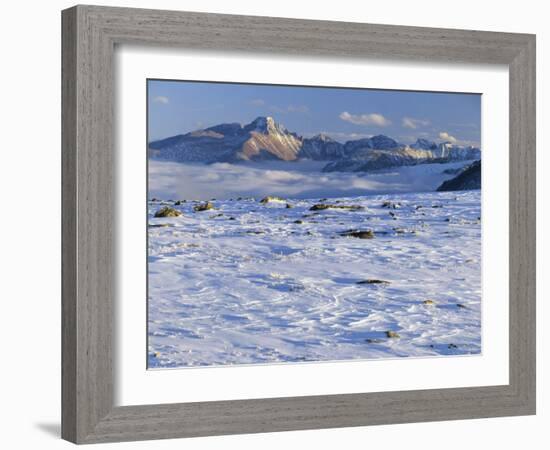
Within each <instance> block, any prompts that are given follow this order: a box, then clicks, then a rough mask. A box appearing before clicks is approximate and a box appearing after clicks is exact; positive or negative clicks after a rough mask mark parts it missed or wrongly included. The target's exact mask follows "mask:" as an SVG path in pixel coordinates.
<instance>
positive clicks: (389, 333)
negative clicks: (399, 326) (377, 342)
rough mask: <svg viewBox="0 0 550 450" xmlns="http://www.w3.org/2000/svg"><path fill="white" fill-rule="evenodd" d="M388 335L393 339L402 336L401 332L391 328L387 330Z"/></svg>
mask: <svg viewBox="0 0 550 450" xmlns="http://www.w3.org/2000/svg"><path fill="white" fill-rule="evenodd" d="M386 337H388V338H391V339H398V338H400V337H401V336H399V334H398V333H397V332H395V331H391V330H389V331H386Z"/></svg>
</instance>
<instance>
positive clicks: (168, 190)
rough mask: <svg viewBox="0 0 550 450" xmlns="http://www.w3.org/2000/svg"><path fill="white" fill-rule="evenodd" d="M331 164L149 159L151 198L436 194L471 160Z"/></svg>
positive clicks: (189, 198) (191, 198)
mask: <svg viewBox="0 0 550 450" xmlns="http://www.w3.org/2000/svg"><path fill="white" fill-rule="evenodd" d="M324 165H325V163H319V162H311V161H304V162H273V163H256V164H253V163H246V164H245V163H243V164H228V163H216V164H183V163H177V162H168V161H158V160H153V159H151V160H149V166H148V183H149V198H152V197H156V198H160V199H182V200H183V199H187V200H193V199H197V200H205V199H211V198H217V199H229V198H236V197H247V196H252V197H263V196H266V195H277V196H281V197H288V198H315V197H328V198H330V197H344V196H345V197H353V196H358V195H369V194H381V193H392V192H426V191H434V190H435V189H436V188H437V187H438V186H439V185H440V184H441V183H442V182H443V181H444V180H446V179H449V178H451V177H452V175H448V174H444V173H443V170H445V169H448V168H455V167H461V166H464V165H465V162H459V163H450V164H423V165H418V166H410V167H399V168H395V169H393V170H388V171H382V172H380V171H379V172H372V173H368V174H367V173H345V172H331V173H323V172H321V169H322V167H323V166H324Z"/></svg>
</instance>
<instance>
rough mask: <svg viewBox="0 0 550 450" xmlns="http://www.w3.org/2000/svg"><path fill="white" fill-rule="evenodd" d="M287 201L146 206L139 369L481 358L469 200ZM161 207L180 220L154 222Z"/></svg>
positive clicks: (401, 196) (439, 196) (476, 217)
mask: <svg viewBox="0 0 550 450" xmlns="http://www.w3.org/2000/svg"><path fill="white" fill-rule="evenodd" d="M158 164H167V163H158ZM432 166H434V165H432ZM449 167H453V166H449V165H447V166H440V167H439V168H438V169H437V173H438V174H439V173H440V172H441V171H442V170H443V169H445V168H449ZM163 168H165V166H162V165H161V166H158V165H157V166H154V167H153V169H154V171H155V170H156V172H155V173H157V175H158V173H159V172H162V169H163ZM403 169H405V168H403ZM407 169H408V168H407ZM182 170H183V169H182ZM411 170H412V168H411ZM222 171H223V170H222ZM209 173H210V172H209ZM203 176H204V174H203ZM304 176H306V179H305V180H304V179H302V180H301V183H306V181H307V176H308V175H307V174H306V175H304ZM310 176H312V177H313V176H316V177H318V178H319V177H321V176H324V174H323V175H321V174H319V173H316V174H311V175H310ZM339 176H340V177H341V176H342V174H339ZM449 177H450V176H449V175H445V176H443V178H442V179H437V180H436V179H433V180H432V184H434V183H439V182H441V181H442V180H443V179H445V178H449ZM160 178H162V177H160ZM151 180H152V187H153V190H152V192H151V197H152V196H153V195H155V192H156V193H157V195H159V194H160V193H166V190H165V189H166V186H165V185H163V184H162V181H159V177H153V178H151ZM344 180H347V181H348V182H349V181H350V180H360V178H345V179H344ZM214 181H215V180H214ZM159 182H160V184H156V183H159ZM258 182H259V180H258ZM284 182H285V183H287V184H288V180H285V181H284ZM260 184H261V183H260ZM306 184H307V183H306ZM435 186H437V184H435ZM161 188H162V189H161ZM433 188H434V187H432V189H433ZM155 189H157V191H155ZM159 189H160V190H159ZM163 189H164V190H163ZM337 191H339V192H343V191H344V189H337ZM169 192H170V191H169ZM296 192H297V193H298V194H300V195H296V196H295V197H289V198H286V199H285V200H284V201H280V200H279V201H270V202H267V203H260V199H261V197H256V198H249V197H247V198H240V199H238V198H237V197H234V198H232V199H231V198H229V197H228V195H232V194H233V193H234V191H230V192H229V194H228V195H227V196H225V197H224V198H225V199H224V200H219V199H218V200H211V202H212V204H213V206H214V209H211V210H207V211H201V212H195V211H194V206H196V205H197V202H193V201H191V200H189V198H187V200H186V201H185V202H183V201H182V202H181V203H179V204H178V203H177V202H176V200H178V199H182V197H179V198H178V197H172V201H167V200H166V199H167V198H169V197H163V198H162V200H155V201H152V200H151V199H150V200H149V202H148V223H149V229H148V245H149V250H148V271H149V277H148V296H149V297H148V366H149V368H168V367H190V366H212V365H232V364H258V363H281V362H304V361H334V360H352V359H369V358H393V357H426V356H439V355H467V354H478V353H480V351H481V305H480V300H481V217H480V214H481V211H480V206H481V203H480V191H466V192H424V193H403V192H400V191H399V189H398V190H397V191H396V193H391V194H384V195H362V196H361V195H356V194H355V191H353V190H351V191H349V192H352V194H350V196H346V195H342V196H341V197H337V198H330V199H328V200H325V199H321V198H319V197H314V196H310V197H309V198H304V196H305V195H306V194H307V193H308V192H311V190H308V189H305V190H302V191H296ZM366 192H367V193H368V192H369V191H368V189H367V191H366ZM172 193H173V194H175V192H172ZM270 194H273V195H281V192H270ZM297 197H300V198H297ZM202 199H203V200H204V199H205V198H204V197H202ZM319 203H323V204H330V205H335V206H360V207H361V208H355V209H343V208H327V209H322V210H314V211H312V210H311V209H310V208H311V207H312V206H313V205H315V204H319ZM287 204H288V205H290V207H287ZM165 205H168V206H171V207H174V208H175V209H177V210H179V211H181V212H182V215H181V216H179V217H170V218H155V217H154V213H155V212H156V211H157V210H158V209H160V208H161V207H162V206H165ZM350 230H359V231H366V230H371V231H373V233H374V237H372V238H370V239H359V238H356V237H346V236H342V234H345V233H346V232H348V231H350Z"/></svg>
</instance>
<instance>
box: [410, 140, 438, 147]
mask: <svg viewBox="0 0 550 450" xmlns="http://www.w3.org/2000/svg"><path fill="white" fill-rule="evenodd" d="M411 148H415V149H418V150H435V149H437V144H436V143H435V142H434V141H430V140H429V139H425V138H418V139H417V140H416V142H415V143H414V144H412V145H411Z"/></svg>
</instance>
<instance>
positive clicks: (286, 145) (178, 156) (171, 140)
mask: <svg viewBox="0 0 550 450" xmlns="http://www.w3.org/2000/svg"><path fill="white" fill-rule="evenodd" d="M149 157H150V158H154V159H162V160H170V161H177V162H201V163H215V162H229V163H238V162H243V161H270V160H279V161H298V160H303V159H309V160H315V161H326V162H327V164H326V165H325V166H324V168H323V171H325V172H333V171H346V172H361V171H371V170H378V169H385V168H389V167H395V166H409V165H416V164H426V163H436V162H439V163H442V162H452V161H467V160H478V159H480V158H481V150H480V149H479V148H477V147H472V146H460V145H456V144H452V143H450V142H442V143H439V144H436V143H435V142H433V141H429V140H427V139H417V141H416V142H415V143H414V144H412V145H406V144H400V143H398V142H397V141H396V140H394V139H392V138H390V137H388V136H384V135H377V136H372V137H369V138H363V139H357V140H351V141H347V142H345V143H344V144H342V143H340V142H338V141H336V140H334V139H332V138H331V137H330V136H328V135H326V134H318V135H316V136H314V137H311V138H304V137H301V136H299V135H298V134H296V133H293V132H290V131H288V130H287V129H286V128H285V127H284V126H283V125H281V124H279V123H277V122H275V120H273V118H272V117H258V118H256V119H255V120H253V121H252V122H250V123H249V124H247V125H244V126H243V125H241V124H239V123H225V124H220V125H215V126H213V127H209V128H205V129H201V130H196V131H192V132H190V133H186V134H180V135H177V136H172V137H168V138H166V139H161V140H157V141H153V142H150V143H149Z"/></svg>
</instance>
